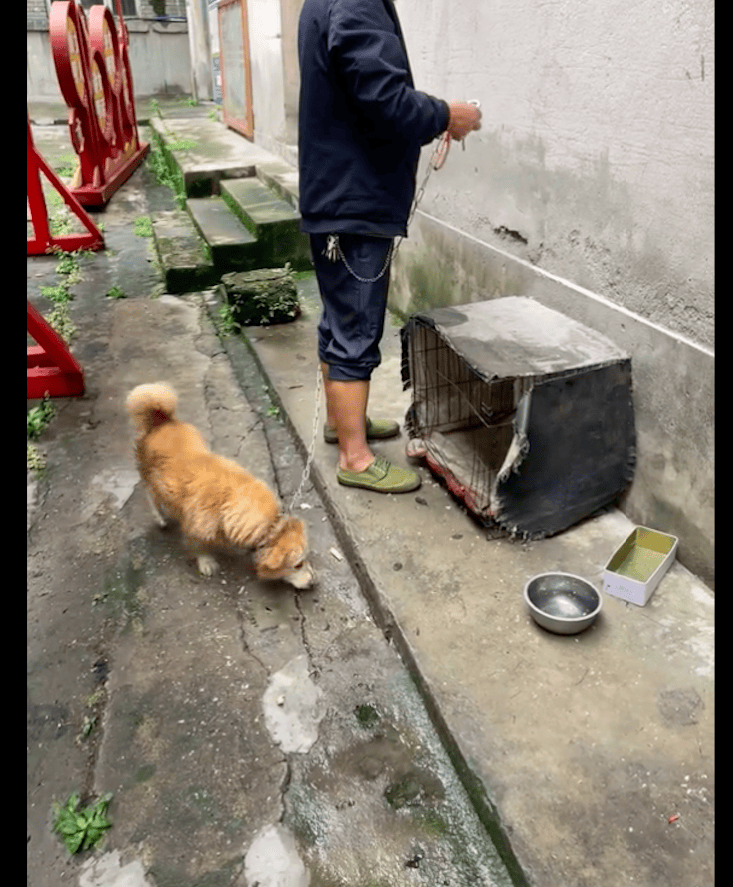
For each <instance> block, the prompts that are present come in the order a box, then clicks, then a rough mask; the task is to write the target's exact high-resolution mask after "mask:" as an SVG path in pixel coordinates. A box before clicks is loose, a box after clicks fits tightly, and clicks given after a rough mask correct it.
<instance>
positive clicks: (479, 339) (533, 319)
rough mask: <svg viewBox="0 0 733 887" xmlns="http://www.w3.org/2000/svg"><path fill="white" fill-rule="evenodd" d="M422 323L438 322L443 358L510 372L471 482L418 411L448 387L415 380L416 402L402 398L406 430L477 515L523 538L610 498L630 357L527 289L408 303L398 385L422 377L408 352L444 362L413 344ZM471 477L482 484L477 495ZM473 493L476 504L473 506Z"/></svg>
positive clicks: (617, 491) (628, 451)
mask: <svg viewBox="0 0 733 887" xmlns="http://www.w3.org/2000/svg"><path fill="white" fill-rule="evenodd" d="M524 320H526V321H527V323H526V324H524V323H523V321H524ZM421 328H422V330H424V329H426V328H427V329H430V330H432V331H434V332H435V333H436V334H437V337H438V339H436V341H439V342H440V347H443V348H445V349H449V350H450V351H451V352H452V354H451V355H449V357H450V358H451V360H452V361H453V362H455V360H456V359H458V360H462V361H464V362H465V364H466V370H462V371H461V374H462V375H464V374H465V373H466V372H467V373H468V375H472V376H475V377H476V378H478V379H479V380H484V382H485V384H486V385H492V384H495V383H496V382H497V381H510V382H511V381H514V382H516V383H517V384H516V385H515V390H516V391H517V392H518V393H517V395H516V399H515V403H514V408H515V409H514V416H513V420H512V426H513V440H512V444H511V446H510V447H509V449H508V451H507V457H506V461H505V464H504V465H502V466H501V469H500V470H496V471H493V470H492V472H491V475H490V478H489V479H487V480H482V481H481V482H479V483H478V484H477V482H476V481H475V480H472V483H473V484H474V488H473V489H470V484H467V483H466V481H465V477H462V476H461V473H460V472H461V471H463V470H464V469H463V468H462V467H461V468H459V467H458V466H457V465H456V464H451V456H450V453H451V451H450V447H443V446H441V445H440V444H439V443H437V441H438V440H440V441H445V440H447V439H449V438H450V432H448V437H447V438H441V437H440V435H439V434H438V433H437V430H436V432H435V434H434V435H433V434H431V428H430V427H429V426H428V425H427V424H426V423H427V421H428V420H427V419H426V417H427V416H430V415H433V414H434V413H436V412H438V413H439V412H440V410H439V409H438V410H435V409H426V408H425V401H426V399H427V398H430V397H441V396H442V397H447V396H448V395H446V394H444V393H442V392H441V391H437V390H436V391H428V390H427V389H424V390H422V391H421V392H420V393H419V395H417V397H418V398H419V399H420V400H421V403H419V404H418V403H416V401H415V400H413V404H412V405H411V406H410V408H409V409H408V412H407V415H406V417H405V425H406V430H407V433H408V436H410V437H411V438H421V439H423V440H425V441H426V442H427V444H428V447H427V449H428V455H427V461H428V465H429V466H430V468H431V469H432V470H433V472H434V473H435V474H436V475H438V476H440V477H441V478H442V479H443V480H444V481H445V482H446V483H447V485H448V488H449V489H450V490H451V492H452V493H453V494H454V495H456V496H457V497H458V498H460V499H462V500H463V501H464V502H465V504H466V505H467V507H468V508H469V510H470V511H472V512H473V513H474V515H475V516H476V517H477V518H478V519H479V520H480V521H481V522H482V523H483V524H484V525H494V526H496V525H498V526H499V527H501V528H502V529H504V530H506V531H507V532H510V533H512V534H515V535H519V536H521V537H523V538H528V539H539V538H543V537H545V536H551V535H554V534H555V533H558V532H561V531H562V530H565V529H567V528H568V527H570V526H572V525H574V524H576V523H578V522H579V521H581V520H583V519H584V518H586V517H589V516H590V515H592V514H593V513H594V512H596V511H598V510H600V509H601V508H603V507H605V506H608V505H610V504H611V503H612V502H614V501H615V500H616V499H617V498H618V497H619V496H620V495H621V494H622V493H623V492H624V490H625V489H626V488H627V487H628V485H629V483H630V482H631V480H632V479H633V474H634V467H635V462H636V450H635V428H634V408H633V399H632V384H631V359H630V358H629V357H628V355H626V354H625V353H624V352H623V351H622V350H621V349H620V348H619V347H618V346H616V345H615V343H613V342H611V341H610V340H607V339H605V337H603V336H601V335H600V334H599V333H597V332H596V331H595V330H590V329H588V328H587V327H583V326H582V325H580V324H578V323H577V322H576V321H572V320H570V319H569V318H566V317H564V316H563V315H561V314H558V313H557V312H554V311H551V310H550V309H547V308H544V307H543V306H541V305H539V304H538V303H535V302H533V301H532V300H529V299H522V298H517V297H511V298H508V299H499V300H493V301H489V302H486V303H478V304H473V305H468V306H458V307H457V308H449V309H436V310H435V311H433V312H425V313H421V314H418V315H415V316H414V317H413V318H411V319H410V321H408V323H407V324H406V325H405V326H404V327H403V329H402V380H403V384H404V387H405V388H409V387H411V384H412V381H413V375H414V376H415V377H417V376H420V378H422V379H425V378H429V377H430V374H429V373H427V372H425V368H424V367H417V366H413V365H412V364H413V363H414V362H415V361H421V360H422V361H442V362H443V363H445V362H446V357H447V355H446V354H438V353H436V352H435V350H425V351H420V348H419V347H418V348H416V347H413V345H414V341H413V340H419V341H420V342H422V341H423V339H424V336H423V338H422V339H421V338H420V335H419V331H420V330H421ZM543 330H544V331H546V336H545V333H544V332H543ZM472 332H474V333H475V335H472V334H471V333H472ZM456 334H457V335H456ZM545 338H546V342H545ZM448 363H449V362H448ZM446 365H447V364H446ZM487 396H489V397H490V395H487ZM487 427H489V428H491V423H490V421H489V423H488V425H487ZM497 432H498V428H497ZM507 432H508V429H506V431H505V436H506V433H507ZM453 433H455V432H453ZM489 433H493V432H489ZM431 437H434V438H435V441H436V443H435V444H434V445H431V443H430V440H431ZM485 439H486V437H485V435H484V437H483V440H484V441H485ZM476 440H477V441H479V442H480V441H481V440H482V438H481V437H480V436H476ZM477 461H478V462H481V461H482V460H481V459H478V460H477ZM483 461H486V460H485V457H484V459H483ZM476 486H479V487H482V489H480V490H479V491H478V492H479V495H478V496H477V495H476V492H477V490H476ZM489 487H490V489H489ZM477 500H479V501H481V502H482V503H484V504H482V505H481V507H477V506H476V501H477ZM486 503H490V504H488V505H487V504H486Z"/></svg>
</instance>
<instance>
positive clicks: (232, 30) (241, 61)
mask: <svg viewBox="0 0 733 887" xmlns="http://www.w3.org/2000/svg"><path fill="white" fill-rule="evenodd" d="M219 64H220V67H221V92H222V116H223V118H224V122H225V123H226V125H227V126H229V127H231V128H232V129H235V130H236V131H237V132H240V133H241V134H242V135H243V136H246V137H247V138H248V139H252V138H253V137H254V115H253V113H252V75H251V69H250V55H249V26H248V22H247V0H220V3H219Z"/></svg>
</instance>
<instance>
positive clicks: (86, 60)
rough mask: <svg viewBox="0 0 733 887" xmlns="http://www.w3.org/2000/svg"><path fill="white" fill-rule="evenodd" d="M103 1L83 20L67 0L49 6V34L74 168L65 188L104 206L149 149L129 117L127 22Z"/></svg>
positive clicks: (132, 115) (91, 203) (131, 99)
mask: <svg viewBox="0 0 733 887" xmlns="http://www.w3.org/2000/svg"><path fill="white" fill-rule="evenodd" d="M115 6H116V10H117V18H118V20H119V25H118V27H117V29H115V20H114V17H113V15H112V13H111V12H110V10H109V9H107V7H105V6H99V5H96V6H92V8H91V9H90V11H89V23H88V24H87V19H86V16H85V14H84V10H83V9H82V8H81V7H79V6H77V4H76V3H75V2H73V0H57V2H54V3H53V4H52V5H51V14H50V17H49V34H50V38H51V49H52V51H53V60H54V64H55V66H56V74H57V76H58V80H59V87H60V89H61V94H62V95H63V97H64V99H65V101H66V104H67V105H68V106H69V109H70V110H69V132H70V135H71V143H72V145H73V146H74V150H75V151H76V153H77V155H78V157H79V169H78V171H77V176H76V181H75V182H74V184H73V185H72V188H71V191H72V193H73V195H74V197H76V199H77V200H78V201H79V203H80V204H81V205H82V206H104V205H105V204H106V203H107V202H108V201H109V199H110V197H112V195H113V194H114V193H115V191H117V189H118V188H119V187H120V186H121V185H123V184H124V183H125V182H126V181H127V179H128V178H129V177H130V176H131V175H132V173H133V172H134V171H135V169H137V167H138V166H139V165H140V163H141V162H142V161H143V159H144V158H145V155H146V154H147V153H148V151H149V150H150V145H149V144H147V143H143V142H141V141H140V138H139V136H138V131H137V120H136V117H135V101H134V97H133V96H134V93H133V87H132V73H131V70H130V58H129V53H128V51H127V47H128V44H129V40H128V33H127V27H126V25H125V22H124V19H123V18H122V9H121V7H120V0H115Z"/></svg>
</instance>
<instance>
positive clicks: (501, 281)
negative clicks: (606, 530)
mask: <svg viewBox="0 0 733 887" xmlns="http://www.w3.org/2000/svg"><path fill="white" fill-rule="evenodd" d="M397 8H398V11H399V14H400V18H401V21H402V24H403V29H404V31H405V35H406V40H407V43H408V48H409V51H410V58H411V63H412V68H413V73H414V75H415V80H416V83H417V85H418V87H419V88H421V89H424V90H425V91H427V92H430V93H432V94H434V95H437V96H440V97H443V98H477V99H479V100H480V101H481V103H482V110H483V114H484V117H483V128H482V130H481V132H480V133H475V134H473V135H472V136H471V137H470V138H469V139H468V141H467V144H466V150H465V152H464V151H462V150H461V149H460V147H459V146H457V145H454V146H453V148H452V150H451V152H450V155H449V158H448V161H447V163H446V165H445V166H444V167H443V169H442V170H440V171H439V172H437V173H434V174H433V175H432V176H431V178H430V181H429V184H428V186H427V190H426V193H425V196H424V199H423V201H422V203H421V211H419V212H418V213H417V215H416V217H415V220H414V222H413V225H412V229H411V232H410V238H409V240H408V241H406V242H405V243H404V244H403V247H402V249H401V251H400V255H399V257H398V260H397V261H396V263H395V273H394V275H393V281H394V283H393V288H392V304H393V307H395V308H397V309H398V310H400V311H402V312H403V313H405V314H409V313H411V312H413V311H414V310H416V309H419V308H423V307H429V306H433V305H439V304H460V303H461V302H470V301H476V300H481V299H487V298H495V297H498V296H505V295H513V294H521V295H530V296H532V297H534V298H536V299H538V301H541V302H543V303H545V304H547V305H549V306H550V307H555V308H558V309H559V310H561V311H563V312H564V313H566V314H568V315H570V316H572V317H575V318H576V319H578V320H580V321H581V322H584V323H587V324H588V325H589V326H594V327H596V328H597V329H599V330H600V331H602V332H605V333H607V334H608V335H610V336H611V337H612V338H614V339H615V340H616V341H617V342H618V343H619V344H620V345H623V346H624V347H626V348H627V349H628V351H629V352H630V354H631V356H632V367H633V372H634V387H635V406H636V415H637V425H638V433H639V440H638V450H639V452H638V456H639V463H638V470H637V476H636V480H635V482H634V484H633V486H632V489H631V490H630V493H629V495H628V496H627V497H626V500H625V502H624V503H623V504H624V508H625V510H626V511H627V513H628V514H629V516H630V517H631V519H632V520H635V521H638V522H640V523H646V524H647V525H649V526H652V527H655V528H658V529H661V530H666V531H668V532H671V533H674V534H675V535H679V537H680V559H681V560H682V561H683V563H686V564H687V565H688V566H689V567H690V568H691V569H693V570H694V571H695V572H696V573H698V574H699V575H700V576H701V577H702V578H704V579H705V580H706V581H708V582H709V583H711V584H713V582H714V579H713V539H714V519H713V492H714V449H713V423H714V403H713V374H714V362H713V352H712V345H713V335H714V333H713V316H714V308H713V298H714V288H713V135H714V131H713V96H714V82H713V74H714V58H713V7H712V2H709V0H708V2H705V3H702V4H701V3H699V2H695V3H693V2H691V0H668V2H664V3H661V4H660V3H658V2H656V0H639V2H638V3H636V4H633V5H632V6H629V4H627V3H621V2H620V0H609V2H607V3H604V4H587V3H585V2H581V0H556V2H554V3H546V2H543V0H512V2H511V3H509V2H505V0H482V2H481V3H478V2H476V3H472V4H470V7H469V4H453V3H449V2H447V0H399V3H398V7H397ZM428 155H429V151H424V152H423V164H422V166H421V176H422V173H423V171H424V169H425V160H426V157H427V156H428Z"/></svg>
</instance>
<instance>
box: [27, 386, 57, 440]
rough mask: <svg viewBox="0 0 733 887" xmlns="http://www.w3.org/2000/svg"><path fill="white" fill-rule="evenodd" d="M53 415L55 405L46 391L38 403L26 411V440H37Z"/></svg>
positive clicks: (54, 413)
mask: <svg viewBox="0 0 733 887" xmlns="http://www.w3.org/2000/svg"><path fill="white" fill-rule="evenodd" d="M55 415H56V407H55V406H54V405H53V402H52V400H51V398H50V397H49V395H48V392H46V394H44V395H43V398H42V399H41V402H40V404H38V406H36V407H32V408H31V409H30V410H28V412H27V413H26V431H27V434H26V437H27V438H28V440H38V438H39V437H40V436H41V434H42V433H43V432H44V431H45V429H46V428H47V427H48V425H49V423H50V422H51V419H53V417H54V416H55Z"/></svg>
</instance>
